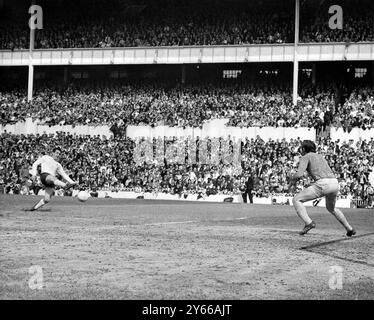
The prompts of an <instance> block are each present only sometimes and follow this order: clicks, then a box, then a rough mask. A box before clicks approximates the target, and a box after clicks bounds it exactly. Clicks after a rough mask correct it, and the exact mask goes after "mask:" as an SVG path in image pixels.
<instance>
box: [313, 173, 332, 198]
mask: <svg viewBox="0 0 374 320" xmlns="http://www.w3.org/2000/svg"><path fill="white" fill-rule="evenodd" d="M308 189H310V190H313V192H314V193H315V194H316V197H317V198H321V197H326V198H336V196H337V195H338V192H339V182H338V179H336V178H325V179H319V180H317V181H316V182H315V183H314V184H313V185H311V186H310V187H309V188H308Z"/></svg>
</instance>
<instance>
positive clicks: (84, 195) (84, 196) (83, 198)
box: [77, 191, 90, 202]
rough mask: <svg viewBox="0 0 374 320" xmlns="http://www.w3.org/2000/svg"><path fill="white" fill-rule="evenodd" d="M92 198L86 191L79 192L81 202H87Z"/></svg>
mask: <svg viewBox="0 0 374 320" xmlns="http://www.w3.org/2000/svg"><path fill="white" fill-rule="evenodd" d="M89 197H90V195H89V193H88V192H86V191H79V193H78V195H77V198H78V200H79V201H81V202H85V201H87V199H88V198H89Z"/></svg>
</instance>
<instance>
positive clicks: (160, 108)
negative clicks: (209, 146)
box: [0, 83, 336, 130]
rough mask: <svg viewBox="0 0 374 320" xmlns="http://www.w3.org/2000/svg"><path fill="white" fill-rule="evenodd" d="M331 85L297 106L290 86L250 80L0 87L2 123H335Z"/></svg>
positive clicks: (306, 91)
mask: <svg viewBox="0 0 374 320" xmlns="http://www.w3.org/2000/svg"><path fill="white" fill-rule="evenodd" d="M335 103H336V102H335V97H334V91H333V89H331V88H327V89H322V88H320V87H317V88H312V87H310V88H307V87H305V88H303V89H302V90H301V91H300V98H299V100H298V103H297V106H293V103H292V94H291V88H290V87H289V86H284V87H281V86H274V85H261V84H259V83H258V84H256V85H249V84H238V83H237V84H216V85H213V84H203V85H202V84H200V85H173V86H167V85H165V86H164V85H160V84H157V85H156V84H148V85H147V84H145V83H141V84H139V85H137V84H135V83H131V84H126V85H119V84H112V85H106V86H100V85H97V84H96V85H89V86H81V85H80V86H77V85H70V86H68V87H67V88H60V89H58V88H53V87H52V86H50V87H43V88H39V89H37V90H36V92H35V94H34V98H33V100H32V101H31V102H30V103H29V102H27V96H26V92H25V91H19V90H12V91H10V92H0V124H2V125H5V124H12V123H15V122H17V121H24V120H25V119H26V118H28V117H30V118H32V119H33V120H38V122H39V123H41V124H46V125H50V126H53V125H81V124H83V125H109V126H117V127H125V126H128V125H151V126H159V125H166V126H170V127H175V126H178V127H202V126H203V123H204V122H205V121H208V120H212V119H222V118H225V119H228V122H227V125H228V126H235V127H266V126H272V127H309V128H316V129H317V130H320V129H323V128H325V127H326V126H329V125H330V124H331V121H332V118H333V114H334V110H335Z"/></svg>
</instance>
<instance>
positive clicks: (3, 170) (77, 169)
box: [0, 133, 374, 201]
mask: <svg viewBox="0 0 374 320" xmlns="http://www.w3.org/2000/svg"><path fill="white" fill-rule="evenodd" d="M165 140H168V139H166V138H165ZM177 140H178V139H177ZM202 140H204V139H202ZM205 140H207V139H205ZM209 141H210V142H207V145H208V147H207V149H201V148H199V147H198V146H197V147H196V146H195V147H194V148H192V150H193V153H194V155H193V157H192V158H191V157H190V156H187V153H188V152H187V153H186V157H181V158H180V160H179V161H170V159H173V155H171V156H170V155H168V154H167V152H166V151H165V153H163V154H162V155H161V158H160V155H157V152H158V151H157V148H155V145H153V144H154V142H150V144H152V145H151V147H150V150H151V151H150V152H151V157H150V158H148V159H147V160H146V161H140V160H141V159H143V158H139V157H138V158H137V157H136V156H135V155H136V152H137V151H136V148H137V142H136V141H133V140H131V139H129V138H126V139H123V138H121V139H119V138H114V137H110V138H106V137H99V136H78V135H71V134H65V133H58V134H56V135H46V134H43V135H11V134H7V133H4V134H2V135H0V147H1V148H0V186H2V187H3V188H4V190H5V192H6V193H21V192H24V191H22V190H23V189H22V188H24V185H25V184H26V182H27V180H28V178H29V170H30V168H31V167H30V166H31V164H32V163H33V161H35V160H36V159H37V157H38V156H40V155H41V154H43V153H46V154H48V153H49V152H50V151H51V150H52V149H53V148H54V147H55V146H60V147H61V148H62V150H63V152H62V156H61V159H60V161H61V163H62V165H63V167H64V168H65V169H66V171H67V172H68V173H69V174H70V176H71V177H72V178H73V179H75V180H77V181H78V182H79V184H80V187H81V188H84V189H86V190H90V191H92V192H97V191H98V190H106V191H135V192H137V193H139V194H141V193H143V192H152V193H154V194H156V195H157V194H158V193H169V194H178V195H179V196H180V197H186V196H187V195H189V194H194V195H196V196H197V198H200V197H207V196H209V195H214V194H226V195H235V194H240V193H242V192H243V188H245V183H246V181H247V179H248V177H249V176H252V178H253V181H254V183H253V184H254V188H253V192H254V194H255V196H257V197H269V196H271V195H273V194H289V193H290V192H292V190H289V189H288V183H289V181H288V176H289V174H290V172H293V171H294V170H295V169H296V168H297V164H298V160H299V158H300V154H299V152H298V150H299V147H300V143H301V140H300V139H299V138H297V139H293V140H291V141H289V142H287V141H285V140H269V141H263V140H262V139H261V138H260V137H257V138H256V139H248V138H247V139H245V140H243V141H241V142H240V146H239V149H238V150H239V152H237V153H236V155H234V154H235V152H234V151H233V148H223V147H222V146H223V144H225V143H228V144H233V143H235V142H234V141H227V140H224V139H221V141H220V143H212V142H211V140H210V139H209ZM202 142H203V141H200V143H202ZM179 143H181V144H183V143H186V141H185V138H184V139H179ZM195 143H196V141H195ZM317 144H318V152H320V153H322V154H324V155H325V156H326V159H327V161H328V162H329V164H330V166H331V167H332V169H333V171H334V173H335V174H336V176H337V178H338V180H339V182H340V185H341V195H342V196H351V197H353V198H362V199H365V198H368V199H371V200H372V198H373V196H374V189H373V186H372V185H370V182H369V174H370V172H371V170H373V168H374V140H373V139H371V140H363V141H359V142H357V143H356V144H354V143H352V142H351V141H350V142H343V143H340V142H339V141H336V142H333V141H331V140H330V139H328V138H319V140H318V141H317ZM202 150H204V151H202ZM203 152H204V154H203ZM213 154H216V155H219V157H218V159H215V160H213ZM157 157H158V161H157V160H156V158H157ZM139 159H140V160H139ZM160 159H162V160H161V161H160ZM191 159H192V160H191ZM227 159H231V160H228V161H227ZM143 160H144V159H143ZM310 182H311V181H310V180H309V178H307V177H306V178H304V179H302V180H301V181H300V183H299V185H298V189H297V190H300V188H302V187H305V186H307V185H308V184H310ZM35 188H37V190H36V192H37V191H38V189H40V188H41V185H40V183H39V185H36V186H34V190H35ZM371 200H370V201H371Z"/></svg>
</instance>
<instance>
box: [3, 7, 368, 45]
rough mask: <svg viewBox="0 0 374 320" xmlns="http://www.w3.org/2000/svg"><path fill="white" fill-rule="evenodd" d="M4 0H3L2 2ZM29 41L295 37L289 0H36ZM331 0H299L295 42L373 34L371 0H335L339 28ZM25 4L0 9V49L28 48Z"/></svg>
mask: <svg viewBox="0 0 374 320" xmlns="http://www.w3.org/2000/svg"><path fill="white" fill-rule="evenodd" d="M6 3H7V2H6ZM38 4H40V5H41V6H42V8H43V15H44V29H43V30H40V31H37V33H36V44H35V48H39V49H41V48H98V47H99V48H105V47H138V46H183V45H230V44H232V45H234V44H236V45H239V44H270V43H271V44H277V43H290V42H293V41H294V14H293V12H294V9H293V6H294V1H291V0H288V1H269V0H265V1H262V2H261V4H259V3H258V2H257V1H241V2H240V1H234V2H233V1H219V2H217V1H212V0H205V1H197V0H184V1H176V0H143V1H141V2H139V1H136V3H135V2H134V3H133V4H131V1H121V0H105V1H104V0H96V1H88V0H82V1H63V0H58V1H57V0H56V1H47V0H40V1H38ZM334 4H336V3H335V1H323V2H321V1H301V17H300V41H301V42H360V41H374V29H373V25H374V14H373V13H374V5H373V2H372V1H369V0H360V1H357V0H345V1H339V5H340V6H341V7H342V8H343V13H344V28H343V29H342V30H331V29H330V28H329V27H328V19H329V18H330V16H331V15H329V14H328V9H329V6H330V5H334ZM27 9H28V8H23V9H22V12H19V10H18V11H17V10H15V9H12V7H11V6H10V7H9V8H8V6H5V7H4V8H3V10H2V11H0V49H10V50H17V49H27V48H28V46H29V30H28V29H27V23H26V22H27V21H28V19H29V17H28V16H27V12H28V10H27Z"/></svg>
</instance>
